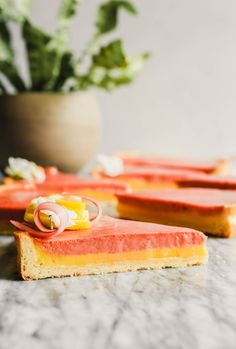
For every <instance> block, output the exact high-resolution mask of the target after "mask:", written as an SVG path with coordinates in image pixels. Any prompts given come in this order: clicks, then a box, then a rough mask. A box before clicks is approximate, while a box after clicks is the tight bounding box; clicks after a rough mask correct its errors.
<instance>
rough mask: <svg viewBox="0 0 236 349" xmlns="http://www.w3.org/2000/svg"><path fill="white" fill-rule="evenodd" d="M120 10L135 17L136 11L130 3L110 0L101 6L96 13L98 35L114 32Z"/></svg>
mask: <svg viewBox="0 0 236 349" xmlns="http://www.w3.org/2000/svg"><path fill="white" fill-rule="evenodd" d="M121 9H124V10H125V11H127V12H129V13H130V14H133V15H136V14H137V10H136V8H135V7H134V5H133V4H132V3H131V2H130V1H125V0H111V1H109V2H108V3H105V4H104V5H101V6H100V7H99V9H98V12H97V22H96V27H97V31H98V33H99V34H105V33H108V32H110V31H112V30H114V29H115V28H116V26H117V22H118V13H119V11H120V10H121Z"/></svg>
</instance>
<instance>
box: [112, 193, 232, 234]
mask: <svg viewBox="0 0 236 349" xmlns="http://www.w3.org/2000/svg"><path fill="white" fill-rule="evenodd" d="M118 200H119V203H118V213H119V215H120V217H122V218H127V219H135V220H141V221H148V222H155V223H161V224H168V225H175V226H185V227H189V228H194V229H198V230H201V231H203V232H205V233H208V234H213V235H217V236H221V237H231V236H235V235H236V191H234V190H218V189H204V188H188V189H173V190H165V191H163V190H160V191H158V190H157V191H144V192H139V193H133V194H124V195H123V194H120V195H118Z"/></svg>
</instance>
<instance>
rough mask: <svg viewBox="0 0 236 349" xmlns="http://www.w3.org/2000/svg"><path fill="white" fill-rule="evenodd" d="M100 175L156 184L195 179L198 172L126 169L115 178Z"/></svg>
mask: <svg viewBox="0 0 236 349" xmlns="http://www.w3.org/2000/svg"><path fill="white" fill-rule="evenodd" d="M100 175H101V176H102V177H104V178H116V179H125V178H126V179H133V178H135V179H143V180H146V181H149V182H156V181H163V182H164V181H166V182H169V181H173V182H179V181H184V180H186V179H192V178H194V176H196V172H194V171H189V170H177V169H173V170H171V169H166V168H159V169H145V168H126V169H125V170H124V172H123V173H121V174H119V175H117V176H114V177H109V176H107V175H106V174H105V173H103V172H101V173H100ZM197 176H204V177H205V175H204V174H202V175H200V174H197ZM197 178H198V177H197Z"/></svg>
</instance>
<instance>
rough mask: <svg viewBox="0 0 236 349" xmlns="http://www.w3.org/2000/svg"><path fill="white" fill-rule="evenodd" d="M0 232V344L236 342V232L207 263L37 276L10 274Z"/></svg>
mask: <svg viewBox="0 0 236 349" xmlns="http://www.w3.org/2000/svg"><path fill="white" fill-rule="evenodd" d="M11 241H12V240H11V238H1V239H0V349H13V348H16V347H17V348H18V349H21V348H22V349H28V348H34V349H37V348H50V349H51V348H52V349H54V348H55V349H60V348H80V349H84V348H85V349H100V348H101V349H105V348H109V349H110V348H114V349H115V348H135V349H139V348H148V349H149V348H150V349H151V348H153V349H156V348H161V349H165V348H167V349H168V348H175V349H176V348H186V349H189V348H191V349H195V348H196V349H197V348H204V349H205V348H207V349H211V348H214V349H215V348H216V349H220V348H227V349H230V348H235V347H236V239H232V240H223V239H209V240H208V247H209V252H210V260H209V264H208V266H206V267H193V268H187V269H179V270H174V269H166V270H161V271H160V270H157V271H140V272H134V273H121V274H110V275H105V276H88V277H77V278H65V279H51V280H50V279H48V280H41V281H33V282H27V281H21V280H19V278H18V276H17V274H16V267H15V249H14V245H12V244H11Z"/></svg>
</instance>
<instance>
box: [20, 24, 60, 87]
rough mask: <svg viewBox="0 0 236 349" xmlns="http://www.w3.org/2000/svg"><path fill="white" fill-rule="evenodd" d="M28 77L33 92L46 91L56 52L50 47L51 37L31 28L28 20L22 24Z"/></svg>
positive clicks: (51, 74) (33, 27)
mask: <svg viewBox="0 0 236 349" xmlns="http://www.w3.org/2000/svg"><path fill="white" fill-rule="evenodd" d="M23 37H24V39H25V43H26V48H27V55H28V62H29V69H30V76H31V89H32V90H33V91H42V90H47V88H46V86H47V84H48V82H49V81H50V79H51V78H54V76H53V68H54V64H55V59H56V57H57V50H56V49H55V48H54V47H51V46H50V44H51V42H52V37H51V36H50V35H49V34H47V33H45V32H43V31H42V30H41V29H39V28H37V27H35V26H33V25H32V24H31V23H30V22H29V21H28V20H26V21H25V22H24V24H23Z"/></svg>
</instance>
